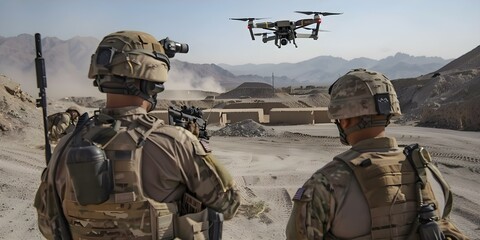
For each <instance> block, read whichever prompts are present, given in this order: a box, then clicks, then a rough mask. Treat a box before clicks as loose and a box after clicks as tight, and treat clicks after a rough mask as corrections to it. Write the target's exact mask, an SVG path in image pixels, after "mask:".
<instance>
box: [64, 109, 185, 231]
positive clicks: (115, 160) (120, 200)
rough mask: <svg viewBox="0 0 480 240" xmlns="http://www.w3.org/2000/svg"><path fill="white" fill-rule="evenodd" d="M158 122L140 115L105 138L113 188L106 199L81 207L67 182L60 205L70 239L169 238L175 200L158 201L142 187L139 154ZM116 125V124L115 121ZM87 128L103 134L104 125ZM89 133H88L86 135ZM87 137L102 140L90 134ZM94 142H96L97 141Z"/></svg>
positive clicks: (174, 211)
mask: <svg viewBox="0 0 480 240" xmlns="http://www.w3.org/2000/svg"><path fill="white" fill-rule="evenodd" d="M160 125H161V121H160V120H158V119H156V118H153V117H150V116H148V115H144V116H143V117H140V118H139V119H136V120H135V121H133V122H131V123H127V126H123V127H120V128H119V130H118V131H117V132H116V134H114V136H111V133H108V134H110V136H111V139H110V140H108V141H106V145H103V146H100V147H102V148H103V149H104V151H105V154H106V155H107V158H108V159H110V161H111V162H112V166H113V176H114V190H113V192H112V194H111V195H110V198H109V199H108V200H107V201H106V202H104V203H102V204H98V205H86V206H82V205H80V204H79V203H78V202H76V201H75V194H74V192H73V188H72V187H71V183H69V182H67V197H66V199H65V202H64V205H65V208H66V215H67V218H68V220H69V223H70V228H71V232H72V235H73V238H74V239H92V240H93V239H97V240H99V239H132V238H135V239H162V238H163V237H165V238H171V237H173V225H172V218H173V215H172V214H176V213H177V206H176V204H175V203H158V202H156V201H154V200H152V199H149V198H147V197H146V196H145V195H144V193H143V190H142V181H141V179H142V176H141V169H140V168H141V157H142V150H143V145H144V143H145V141H146V139H147V137H148V135H149V134H150V133H151V132H152V131H153V130H155V129H157V128H158V127H159V126H160ZM117 127H118V124H117ZM96 128H100V130H99V129H95V128H94V129H91V131H96V132H97V133H99V134H102V133H103V134H104V133H107V132H108V131H105V130H102V129H105V126H98V127H96ZM90 136H91V135H90ZM91 139H105V138H103V137H102V136H96V134H93V137H92V138H91ZM97 144H98V143H97Z"/></svg>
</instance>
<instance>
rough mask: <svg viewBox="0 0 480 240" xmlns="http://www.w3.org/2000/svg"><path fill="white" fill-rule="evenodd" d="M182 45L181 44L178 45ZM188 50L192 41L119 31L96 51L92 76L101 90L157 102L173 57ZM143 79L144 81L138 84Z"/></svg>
mask: <svg viewBox="0 0 480 240" xmlns="http://www.w3.org/2000/svg"><path fill="white" fill-rule="evenodd" d="M178 46H180V48H179V47H178ZM175 52H182V53H186V52H188V45H186V44H179V43H176V42H174V41H170V40H169V39H168V38H166V39H162V40H160V41H158V40H157V39H156V38H155V37H153V36H152V35H150V34H147V33H144V32H139V31H118V32H115V33H111V34H109V35H107V36H106V37H104V38H103V40H102V41H101V42H100V44H99V46H98V48H97V50H96V51H95V53H94V54H93V55H92V58H91V64H90V70H89V73H88V77H89V78H91V79H95V80H94V85H95V86H96V87H98V89H99V90H100V91H101V92H105V93H115V94H126V95H135V96H139V97H141V98H143V99H145V100H147V101H149V102H150V103H151V109H150V110H152V109H153V108H154V107H155V105H156V96H157V93H159V92H161V91H163V90H164V87H163V83H164V82H165V81H167V75H168V71H169V70H170V60H169V57H170V58H171V57H173V56H174V54H175ZM137 80H139V81H140V85H139V87H137V86H138V85H136V84H135V81H137Z"/></svg>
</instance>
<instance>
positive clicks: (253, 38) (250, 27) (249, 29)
mask: <svg viewBox="0 0 480 240" xmlns="http://www.w3.org/2000/svg"><path fill="white" fill-rule="evenodd" d="M248 31H250V36H251V37H252V40H255V36H254V35H253V30H252V26H251V25H248Z"/></svg>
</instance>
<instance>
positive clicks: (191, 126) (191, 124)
mask: <svg viewBox="0 0 480 240" xmlns="http://www.w3.org/2000/svg"><path fill="white" fill-rule="evenodd" d="M185 128H186V129H187V130H188V131H190V132H191V133H193V135H195V136H196V137H198V136H199V135H200V128H199V127H198V125H197V124H196V123H195V122H194V121H189V122H188V123H187V125H186V126H185Z"/></svg>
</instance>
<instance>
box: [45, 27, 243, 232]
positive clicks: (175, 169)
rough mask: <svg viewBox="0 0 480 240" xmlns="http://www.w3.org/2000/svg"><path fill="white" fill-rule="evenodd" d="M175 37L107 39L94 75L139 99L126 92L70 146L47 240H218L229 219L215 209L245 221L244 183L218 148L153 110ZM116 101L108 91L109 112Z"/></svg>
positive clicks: (48, 199) (52, 187)
mask: <svg viewBox="0 0 480 240" xmlns="http://www.w3.org/2000/svg"><path fill="white" fill-rule="evenodd" d="M167 40H168V39H166V40H164V41H157V40H156V39H155V38H154V37H153V36H151V35H149V34H147V33H143V32H136V31H119V32H115V33H112V34H109V35H107V36H106V37H105V38H104V39H103V40H102V41H101V42H100V45H99V47H98V48H97V51H96V52H95V54H94V55H93V56H92V62H91V65H90V72H89V77H90V78H93V79H95V80H94V85H95V86H97V87H98V88H99V90H100V91H101V92H105V93H109V94H117V95H133V96H136V97H130V96H128V97H122V96H116V97H117V98H115V99H119V101H120V103H119V104H120V105H121V106H122V107H118V108H104V109H101V110H100V112H98V113H95V115H94V117H93V118H91V119H87V118H88V115H84V116H82V117H81V118H80V120H79V122H80V123H79V124H78V126H77V127H76V129H75V131H74V132H73V133H71V134H68V135H66V136H65V137H63V138H62V139H61V140H60V142H59V144H58V145H57V147H56V148H55V151H54V153H53V155H52V158H51V161H50V162H49V164H48V166H47V168H46V170H45V171H44V172H43V173H42V182H41V185H40V187H39V189H38V191H37V194H36V198H35V208H36V209H37V213H38V226H39V229H40V231H41V232H42V234H43V235H44V236H45V237H46V238H48V239H53V238H54V237H55V238H59V237H60V238H73V239H89V240H93V239H172V238H174V237H178V238H182V239H194V238H195V239H208V238H209V237H210V235H212V236H215V233H212V232H211V231H210V230H211V229H213V227H212V226H214V225H215V226H218V225H219V224H216V223H218V221H221V220H222V218H221V216H219V217H218V218H216V220H218V221H211V215H214V216H218V215H215V213H213V214H211V213H212V212H211V211H210V209H214V210H216V211H217V212H220V213H223V216H224V218H225V219H230V218H232V217H233V216H234V215H235V213H236V211H237V209H238V207H239V206H240V197H239V194H238V191H237V189H236V186H235V183H234V181H233V179H232V177H231V176H230V174H229V173H228V171H227V170H226V169H225V168H224V167H223V166H222V165H221V164H220V163H219V162H218V161H217V160H216V159H215V158H214V157H213V156H212V154H211V153H210V149H209V148H208V145H206V144H205V143H204V142H200V141H199V140H198V138H197V137H196V136H195V135H193V134H192V133H191V132H189V131H188V130H186V129H184V128H181V127H174V126H169V125H165V124H164V123H163V121H161V120H159V119H158V118H156V117H154V116H151V115H149V114H148V113H147V112H148V111H151V110H152V109H154V108H155V104H156V98H157V93H159V92H161V91H162V90H163V83H164V82H165V81H166V80H167V73H168V70H169V69H170V61H169V57H173V55H174V53H175V52H173V53H172V52H166V51H167V50H168V51H174V50H175V46H173V45H172V44H171V43H169V42H167ZM163 43H165V44H169V45H170V46H169V47H167V48H165V47H164V46H163V45H162V44H163ZM172 46H173V47H172ZM172 49H173V50H172ZM131 99H134V100H135V103H134V104H132V105H130V102H131V101H130V100H131ZM142 99H143V100H142ZM109 100H111V99H109V96H108V95H107V106H109V104H108V102H109ZM146 102H148V103H150V104H146ZM146 108H148V109H146ZM85 116H86V117H85ZM190 195H192V196H193V197H194V198H196V199H193V198H187V196H190ZM181 200H183V201H185V202H187V203H190V204H193V205H188V204H184V202H182V201H181ZM187 206H193V207H191V208H189V207H187ZM196 207H197V208H196ZM190 209H193V210H195V211H189V210H190ZM197 210H198V211H197ZM63 226H66V227H63ZM59 230H60V231H59ZM220 232H221V228H220ZM217 233H218V232H217Z"/></svg>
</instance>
